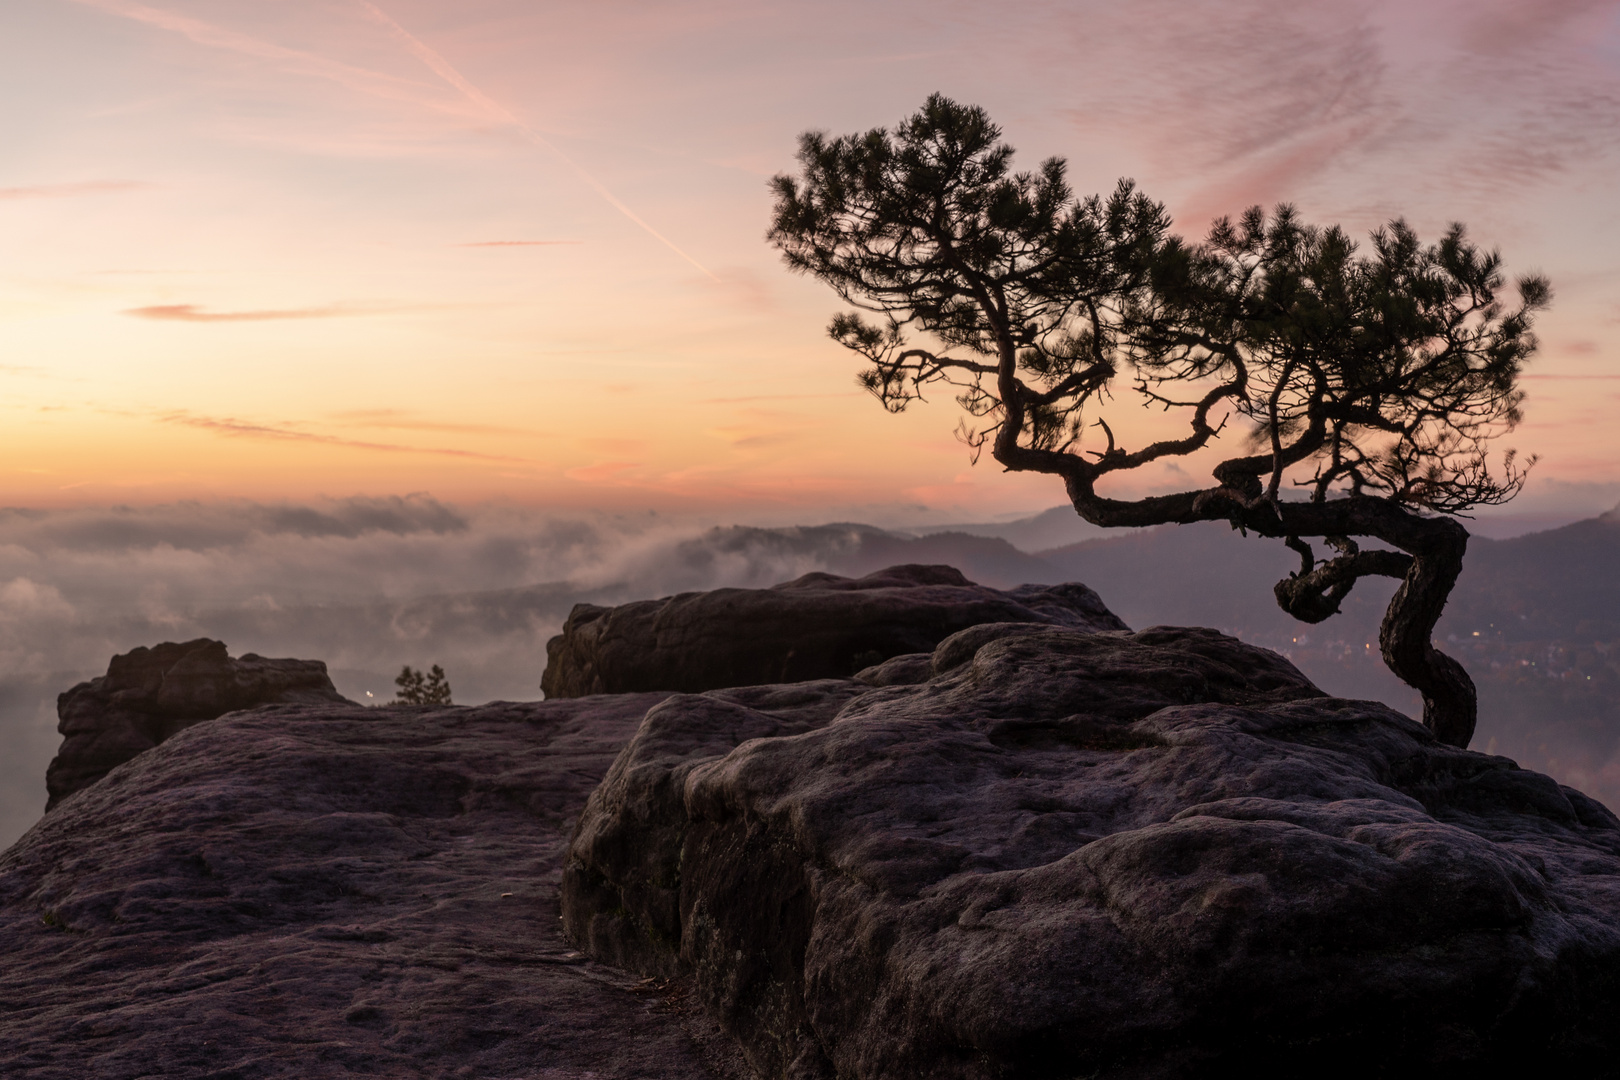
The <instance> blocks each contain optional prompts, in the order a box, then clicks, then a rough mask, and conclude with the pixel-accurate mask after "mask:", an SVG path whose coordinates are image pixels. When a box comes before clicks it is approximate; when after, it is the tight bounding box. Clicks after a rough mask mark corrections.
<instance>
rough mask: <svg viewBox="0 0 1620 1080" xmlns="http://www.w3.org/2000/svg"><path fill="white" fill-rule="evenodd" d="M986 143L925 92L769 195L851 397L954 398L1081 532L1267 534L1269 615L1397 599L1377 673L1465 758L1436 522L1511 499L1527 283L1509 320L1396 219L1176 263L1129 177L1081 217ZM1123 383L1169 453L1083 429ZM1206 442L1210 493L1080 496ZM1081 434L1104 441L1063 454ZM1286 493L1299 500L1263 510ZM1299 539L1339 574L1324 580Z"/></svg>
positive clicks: (1452, 259) (806, 158) (1488, 271)
mask: <svg viewBox="0 0 1620 1080" xmlns="http://www.w3.org/2000/svg"><path fill="white" fill-rule="evenodd" d="M1000 137H1001V133H1000V131H999V129H998V128H996V126H995V125H994V124H992V123H991V122H990V120H989V118H988V117H987V116H986V114H985V113H984V111H983V110H982V109H978V108H972V107H967V106H962V105H958V104H956V103H955V102H952V101H950V100H948V99H946V98H944V97H941V96H939V95H935V96H933V97H931V98H929V99H928V102H927V103H926V104H925V105H924V107H923V109H922V110H921V111H920V112H918V113H917V114H916V115H915V116H912V117H910V118H909V119H907V120H906V121H904V122H903V123H901V124H900V126H899V127H898V128H896V129H895V131H894V132H892V133H891V132H888V131H885V130H883V129H876V130H873V131H869V132H867V133H865V134H864V135H849V136H843V137H840V138H829V137H827V136H825V135H822V134H819V133H814V132H812V133H808V134H806V135H804V136H803V137H802V139H801V142H800V151H799V162H800V165H801V173H800V175H799V176H798V177H792V176H786V175H782V176H777V177H776V178H775V179H774V180H773V181H772V188H773V191H774V194H775V203H776V205H775V216H774V221H773V224H772V228H771V231H770V234H769V238H770V240H771V242H772V243H773V244H775V245H776V246H777V247H778V248H779V249H780V250H781V251H782V253H783V255H784V256H785V258H786V260H787V263H788V265H789V266H790V267H792V268H793V269H795V270H797V271H800V272H803V273H807V274H811V275H813V276H815V277H817V278H820V279H821V280H822V281H824V282H826V283H827V284H829V285H831V286H832V288H833V289H834V290H835V291H836V292H837V293H838V294H839V296H841V297H842V298H843V299H844V300H845V301H847V302H848V303H850V304H852V305H854V306H855V307H857V308H859V309H862V310H864V311H866V312H869V313H871V314H874V315H875V316H876V319H875V321H872V320H868V319H866V318H863V317H862V316H860V315H858V314H841V315H838V316H836V317H835V318H834V319H833V321H832V325H831V327H830V332H831V334H832V336H833V338H834V339H836V340H837V341H838V342H840V343H841V344H843V345H844V346H846V347H848V348H849V349H851V350H853V351H855V352H856V353H858V354H860V355H861V356H862V357H863V358H864V359H865V360H866V362H867V364H868V366H867V368H866V369H865V370H864V371H863V372H862V373H861V376H860V379H861V383H862V385H864V386H865V387H866V388H867V389H868V390H870V391H871V392H872V393H873V394H875V395H876V396H877V397H878V399H879V400H880V401H882V402H883V404H884V406H885V407H887V408H888V409H889V410H890V411H891V412H899V411H901V410H903V409H904V408H905V407H906V406H907V405H908V404H910V403H911V402H912V401H916V400H920V399H921V398H922V396H923V392H924V390H925V388H927V387H929V386H930V385H933V384H944V385H947V386H950V387H952V388H954V389H955V391H956V393H957V399H956V400H957V402H958V403H959V404H960V405H961V406H962V408H963V409H964V410H965V411H966V412H967V414H968V416H967V418H966V419H965V420H964V421H963V422H962V423H961V425H960V426H959V428H958V431H959V434H960V436H961V437H962V438H963V439H964V440H965V441H966V442H967V443H968V444H969V445H970V446H971V447H972V448H973V452H974V456H975V458H976V457H977V455H978V452H979V451H980V450H981V449H982V448H984V447H986V446H988V447H989V449H990V453H991V456H993V457H994V458H995V459H996V461H998V462H1000V463H1001V464H1002V465H1003V466H1005V467H1006V468H1008V469H1012V470H1020V471H1025V470H1027V471H1035V472H1044V473H1051V474H1053V475H1056V476H1058V477H1061V478H1062V480H1063V482H1064V484H1065V486H1066V488H1067V491H1068V495H1069V499H1070V501H1071V502H1072V503H1073V504H1074V507H1075V509H1076V510H1077V511H1078V512H1079V514H1080V516H1081V517H1082V518H1084V519H1085V520H1087V521H1089V522H1091V523H1092V524H1095V525H1102V526H1146V525H1159V524H1166V523H1171V522H1178V523H1187V522H1194V521H1229V522H1230V523H1231V524H1232V526H1233V527H1234V528H1239V529H1243V530H1245V531H1252V532H1255V533H1258V534H1259V535H1261V536H1266V537H1275V538H1277V539H1280V540H1283V541H1284V542H1285V543H1286V544H1287V545H1288V547H1290V548H1291V549H1293V550H1294V551H1295V552H1297V553H1298V555H1299V558H1300V569H1299V571H1298V572H1297V573H1294V574H1291V575H1290V576H1289V577H1288V578H1287V579H1286V580H1284V581H1281V582H1278V583H1277V586H1276V595H1277V601H1278V603H1279V604H1280V605H1281V606H1282V607H1283V608H1284V610H1286V611H1288V612H1289V613H1290V614H1292V615H1294V616H1295V617H1296V618H1299V619H1302V620H1304V621H1306V622H1312V623H1314V622H1320V621H1321V620H1323V619H1325V618H1327V617H1329V616H1330V615H1332V614H1334V613H1335V612H1337V611H1338V610H1339V605H1340V603H1341V602H1342V601H1343V600H1344V598H1345V597H1346V595H1347V594H1348V593H1349V592H1350V590H1351V587H1352V586H1354V584H1355V583H1356V581H1357V580H1359V579H1360V578H1362V577H1364V576H1367V575H1369V574H1373V575H1385V576H1390V577H1396V578H1400V579H1401V585H1400V588H1399V589H1398V590H1397V591H1396V593H1395V596H1394V599H1393V600H1391V602H1390V606H1389V609H1388V611H1387V612H1386V614H1385V616H1384V621H1383V626H1382V628H1381V630H1380V633H1379V642H1380V646H1381V649H1382V652H1383V656H1384V660H1385V662H1386V663H1387V664H1388V665H1389V667H1390V669H1391V670H1392V671H1393V672H1394V673H1395V674H1396V675H1397V676H1399V677H1400V678H1401V679H1403V680H1404V681H1405V682H1407V683H1408V684H1410V685H1411V686H1413V687H1415V688H1416V689H1417V690H1418V691H1420V692H1421V693H1422V695H1423V717H1424V722H1425V723H1426V724H1427V725H1428V726H1429V728H1430V729H1431V730H1432V731H1433V732H1434V733H1435V735H1436V736H1437V737H1438V738H1440V739H1441V740H1443V741H1445V742H1448V743H1451V744H1454V745H1457V746H1466V745H1467V744H1468V741H1469V739H1470V738H1471V737H1472V734H1473V730H1474V720H1475V712H1476V709H1475V693H1474V685H1473V682H1472V681H1471V680H1470V679H1469V677H1468V674H1467V673H1466V672H1465V671H1464V670H1463V668H1462V666H1461V665H1460V664H1458V663H1457V662H1456V661H1455V660H1453V659H1452V658H1451V657H1449V656H1446V655H1444V654H1443V653H1441V652H1439V651H1438V650H1437V649H1435V648H1434V644H1433V642H1432V640H1431V635H1432V633H1433V630H1434V626H1435V623H1436V621H1437V620H1438V619H1439V618H1440V614H1441V611H1442V610H1443V609H1444V607H1445V602H1446V598H1447V596H1448V595H1449V594H1450V592H1451V588H1452V586H1453V585H1454V584H1455V583H1456V580H1457V575H1458V573H1459V571H1460V570H1461V568H1462V558H1463V553H1464V551H1465V549H1466V547H1467V542H1468V532H1467V530H1466V529H1464V528H1463V527H1462V525H1461V524H1460V523H1459V522H1458V521H1457V520H1456V519H1455V517H1453V516H1452V515H1457V514H1460V513H1462V512H1464V511H1466V510H1468V509H1470V508H1471V507H1476V506H1482V505H1491V504H1496V503H1502V502H1505V501H1507V500H1508V499H1510V498H1512V497H1513V496H1514V495H1515V494H1517V492H1518V491H1519V489H1520V487H1521V486H1522V485H1523V482H1524V475H1525V473H1524V468H1516V467H1515V465H1514V461H1513V454H1512V452H1511V451H1509V453H1508V454H1507V457H1506V459H1505V462H1504V464H1503V467H1502V471H1501V473H1500V474H1497V475H1493V474H1492V472H1491V471H1490V469H1489V468H1488V467H1487V463H1486V453H1485V446H1486V443H1487V442H1488V441H1489V440H1490V439H1492V438H1493V437H1495V436H1497V435H1499V434H1501V433H1503V432H1505V431H1508V430H1510V429H1511V428H1512V427H1513V426H1514V425H1515V424H1516V423H1517V422H1518V420H1519V405H1520V402H1521V401H1522V400H1523V393H1522V391H1520V390H1519V389H1518V387H1517V378H1518V375H1519V370H1520V366H1521V365H1522V363H1523V362H1524V361H1525V360H1526V359H1527V358H1528V357H1529V356H1530V355H1531V353H1533V352H1534V351H1535V348H1536V340H1535V338H1534V336H1533V335H1532V334H1531V332H1530V329H1531V319H1532V316H1533V314H1534V312H1535V311H1536V310H1538V309H1539V308H1542V307H1543V306H1545V305H1546V303H1547V302H1548V299H1549V295H1550V294H1549V291H1548V287H1547V283H1546V281H1545V280H1544V279H1542V278H1540V277H1534V276H1530V277H1524V278H1521V279H1519V281H1518V282H1517V289H1518V303H1517V304H1516V305H1515V304H1509V303H1507V302H1505V301H1504V300H1503V299H1501V297H1500V296H1499V294H1500V293H1501V291H1502V287H1503V284H1504V282H1503V276H1502V272H1501V266H1500V260H1499V258H1498V256H1497V255H1496V254H1494V253H1485V252H1482V251H1480V250H1479V249H1478V248H1477V247H1475V246H1474V245H1473V244H1471V243H1470V242H1469V241H1468V239H1467V237H1466V236H1465V234H1464V232H1463V228H1462V226H1460V225H1453V226H1452V227H1451V229H1450V230H1449V231H1448V232H1447V233H1446V234H1445V236H1444V237H1443V238H1442V239H1441V240H1440V241H1439V243H1436V244H1427V245H1425V244H1422V243H1419V241H1418V239H1417V237H1416V235H1415V234H1414V233H1413V231H1412V230H1411V229H1410V228H1409V227H1408V226H1407V225H1406V224H1405V223H1404V222H1402V221H1394V222H1391V223H1390V224H1389V225H1388V226H1386V227H1385V228H1382V229H1380V230H1378V231H1377V232H1375V233H1373V235H1372V251H1371V253H1370V254H1367V255H1363V254H1359V253H1358V252H1357V250H1356V245H1355V244H1354V243H1353V242H1352V241H1351V240H1350V239H1349V238H1348V237H1347V236H1346V235H1345V234H1344V233H1343V232H1342V231H1341V230H1340V229H1338V228H1337V227H1333V228H1319V227H1316V226H1312V225H1307V224H1306V223H1304V222H1303V221H1301V220H1300V219H1299V216H1298V215H1297V214H1296V213H1295V212H1294V210H1293V209H1292V208H1290V207H1287V206H1282V207H1279V208H1278V209H1277V210H1275V211H1274V212H1272V213H1270V214H1267V213H1265V212H1263V211H1262V210H1261V209H1259V208H1258V207H1256V208H1254V209H1251V210H1249V211H1248V212H1246V213H1245V214H1244V215H1243V216H1242V218H1241V219H1240V220H1239V221H1237V222H1236V223H1233V222H1231V221H1228V220H1225V219H1223V220H1221V221H1219V222H1217V223H1216V225H1215V227H1214V228H1213V229H1212V230H1211V231H1210V234H1209V237H1208V239H1207V240H1206V241H1205V242H1204V243H1202V244H1188V243H1186V242H1184V241H1183V240H1181V239H1180V238H1178V237H1174V236H1171V235H1170V234H1169V225H1170V222H1169V218H1168V216H1167V215H1166V214H1165V211H1164V207H1163V206H1162V205H1160V204H1158V203H1155V202H1153V201H1152V200H1150V199H1148V198H1147V197H1146V196H1145V195H1143V194H1141V193H1140V192H1138V191H1136V190H1135V188H1134V187H1133V186H1132V184H1131V183H1130V182H1128V181H1122V182H1121V183H1120V185H1119V187H1118V189H1117V190H1116V191H1115V192H1114V193H1113V194H1112V195H1111V196H1110V197H1108V198H1106V199H1104V198H1101V197H1097V196H1093V197H1091V198H1088V199H1084V200H1080V199H1075V198H1073V197H1072V195H1071V193H1070V190H1069V187H1068V185H1067V183H1066V181H1065V179H1064V171H1065V170H1064V163H1063V162H1062V161H1061V160H1059V159H1056V158H1054V159H1051V160H1049V161H1046V162H1044V163H1043V164H1042V165H1041V167H1040V169H1039V171H1037V172H1034V173H1017V174H1015V173H1013V172H1012V171H1011V168H1010V162H1011V158H1012V149H1011V148H1010V147H1008V146H1007V145H1005V144H1003V143H1001V142H1000V141H999V140H1000ZM918 335H921V336H920V338H919V337H918ZM1120 382H1124V383H1125V386H1126V388H1127V390H1126V394H1127V396H1130V397H1134V398H1135V399H1136V400H1137V401H1139V402H1140V403H1141V404H1142V405H1143V406H1150V407H1153V408H1157V409H1163V410H1166V411H1176V412H1179V413H1180V414H1181V415H1183V416H1184V417H1185V419H1186V428H1185V429H1184V432H1185V433H1184V434H1182V435H1181V436H1180V437H1176V438H1167V439H1163V440H1160V441H1157V442H1151V443H1149V444H1147V445H1144V446H1141V447H1138V448H1135V449H1127V448H1126V447H1124V446H1121V445H1119V444H1118V443H1117V442H1116V439H1115V433H1114V429H1113V428H1112V427H1110V425H1109V424H1108V423H1107V421H1106V419H1105V418H1104V417H1103V416H1102V415H1099V413H1100V411H1101V410H1102V408H1103V406H1104V405H1105V403H1107V402H1108V401H1109V400H1110V399H1111V398H1112V396H1113V395H1114V394H1115V393H1116V392H1117V389H1118V386H1117V384H1118V383H1120ZM1087 410H1091V411H1092V413H1093V415H1094V416H1095V421H1094V423H1092V424H1090V425H1087V424H1085V423H1083V418H1084V415H1085V413H1086V411H1087ZM1228 425H1231V426H1232V427H1233V428H1235V429H1236V432H1235V433H1236V434H1238V435H1239V437H1240V438H1241V439H1243V440H1244V442H1245V443H1246V445H1244V446H1242V447H1241V449H1240V448H1237V447H1234V450H1240V452H1237V453H1235V454H1232V455H1230V456H1227V457H1226V458H1225V460H1222V461H1220V462H1219V463H1218V464H1216V465H1215V466H1214V468H1213V470H1212V473H1213V479H1214V481H1215V483H1214V484H1213V485H1211V486H1207V487H1203V488H1197V489H1193V490H1188V491H1181V492H1177V493H1174V494H1168V495H1158V496H1153V497H1148V498H1139V499H1116V498H1110V497H1108V496H1107V495H1104V494H1101V493H1099V492H1098V491H1097V484H1098V482H1099V481H1102V480H1104V479H1105V478H1107V477H1110V476H1112V475H1113V474H1116V473H1120V472H1125V471H1128V470H1132V469H1137V468H1140V467H1142V466H1145V465H1149V464H1151V463H1153V462H1160V461H1164V460H1166V459H1171V460H1173V459H1175V458H1177V457H1182V456H1186V455H1191V454H1195V453H1198V452H1200V451H1203V450H1205V449H1206V448H1209V447H1210V446H1211V444H1212V443H1213V441H1214V440H1216V439H1217V438H1218V437H1219V436H1220V435H1221V434H1222V433H1223V431H1224V430H1225V429H1226V428H1227V427H1228ZM1092 431H1097V432H1100V435H1098V436H1097V437H1096V443H1100V444H1101V445H1100V447H1099V448H1096V449H1091V448H1083V447H1082V439H1083V436H1088V435H1089V433H1090V432H1092ZM1094 445H1095V443H1094ZM1525 467H1526V468H1527V467H1528V463H1527V465H1526V466H1525ZM1285 484H1287V485H1288V486H1289V487H1290V488H1296V487H1297V488H1302V489H1303V491H1304V493H1305V498H1304V499H1287V498H1284V497H1283V496H1284V485H1285ZM1312 537H1319V538H1321V539H1322V540H1323V541H1324V542H1325V543H1326V545H1327V546H1328V547H1330V548H1332V549H1334V551H1335V552H1336V554H1334V555H1332V556H1331V557H1328V558H1320V559H1319V558H1318V557H1317V555H1316V553H1315V551H1314V550H1313V548H1312V547H1311V545H1310V544H1309V543H1308V542H1307V538H1312ZM1355 537H1372V538H1375V539H1377V540H1380V541H1383V542H1384V543H1385V544H1387V545H1389V547H1390V548H1393V549H1394V550H1387V549H1384V550H1367V551H1363V550H1361V548H1360V547H1359V546H1358V544H1357V543H1356V540H1355V539H1354V538H1355Z"/></svg>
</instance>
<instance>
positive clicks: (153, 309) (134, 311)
mask: <svg viewBox="0 0 1620 1080" xmlns="http://www.w3.org/2000/svg"><path fill="white" fill-rule="evenodd" d="M387 310H390V309H388V308H364V307H349V306H344V305H337V304H334V305H330V306H327V307H315V308H263V309H259V310H251V311H204V310H202V309H201V308H199V307H197V305H195V304H151V305H149V306H147V307H138V308H126V309H125V310H124V312H123V313H124V314H125V315H133V316H135V317H136V318H138V319H159V320H167V321H170V322H194V323H215V322H266V321H271V320H276V319H336V318H342V317H345V316H350V315H377V314H381V313H382V312H384V311H387Z"/></svg>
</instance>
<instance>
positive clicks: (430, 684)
mask: <svg viewBox="0 0 1620 1080" xmlns="http://www.w3.org/2000/svg"><path fill="white" fill-rule="evenodd" d="M394 685H395V686H397V687H399V689H398V690H396V691H394V700H395V701H397V702H399V703H401V704H404V705H452V704H454V702H452V701H451V700H450V682H449V680H447V679H446V678H445V677H444V669H443V668H442V667H440V666H439V665H438V664H434V665H433V667H432V668H430V669H429V670H428V673H427V674H426V675H424V674H422V673H421V672H420V671H417V670H415V669H414V668H412V667H411V666H410V665H409V664H406V665H405V666H404V668H402V669H401V670H400V673H399V674H398V675H397V676H395V677H394Z"/></svg>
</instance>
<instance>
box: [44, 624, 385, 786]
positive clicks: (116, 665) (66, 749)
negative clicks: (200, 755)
mask: <svg viewBox="0 0 1620 1080" xmlns="http://www.w3.org/2000/svg"><path fill="white" fill-rule="evenodd" d="M293 704H303V705H316V704H335V705H353V704H354V702H352V701H350V700H348V699H347V698H345V697H344V696H343V695H342V694H339V693H338V692H337V688H336V687H335V686H333V685H332V680H331V679H330V678H329V677H328V676H327V674H326V665H325V664H324V663H322V662H321V661H319V660H270V659H266V658H265V657H262V656H257V655H255V654H253V653H245V654H243V655H242V656H239V657H237V658H236V659H234V660H233V659H231V657H230V655H229V654H228V653H227V652H226V650H225V643H224V642H222V641H212V640H210V639H208V638H198V639H197V640H195V641H187V642H184V643H176V642H172V641H166V642H164V643H163V644H161V645H155V646H153V647H151V648H146V647H142V648H138V649H132V650H130V651H129V652H127V653H120V654H118V655H117V656H114V657H113V658H112V662H111V663H109V664H108V665H107V674H105V675H99V676H97V677H96V678H94V679H91V680H90V681H89V682H82V683H80V684H79V685H77V686H75V687H74V688H73V689H71V690H68V691H66V692H64V693H62V694H61V695H59V696H58V697H57V699H56V714H57V717H58V723H57V730H58V731H60V732H61V733H62V736H63V739H62V748H61V749H60V750H59V751H57V754H56V757H55V758H54V759H53V760H52V761H51V764H50V767H49V768H48V769H47V770H46V772H45V789H46V791H47V792H48V793H49V799H48V800H47V801H46V803H45V809H46V810H47V811H50V810H53V809H55V808H56V805H57V803H59V802H61V801H62V800H63V799H65V798H67V797H68V796H69V795H72V794H73V793H74V792H76V791H80V790H82V789H83V788H86V787H88V786H90V785H91V784H93V783H95V782H96V781H97V780H99V779H101V778H102V777H103V776H106V775H107V773H108V772H109V771H111V770H112V769H114V768H116V767H117V766H119V765H122V764H123V763H124V762H126V761H128V760H129V759H130V758H132V757H134V756H135V755H136V754H139V753H142V752H144V751H147V750H150V749H151V748H152V747H154V746H156V745H158V744H159V743H161V742H163V741H164V740H165V739H167V738H169V737H170V736H171V735H174V734H175V733H176V732H178V731H183V730H185V729H186V728H188V727H190V726H191V725H192V724H196V723H200V722H202V721H204V720H212V719H214V718H215V717H217V716H223V715H224V714H226V713H228V712H233V711H235V710H238V709H251V708H253V707H255V706H258V705H293Z"/></svg>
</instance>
